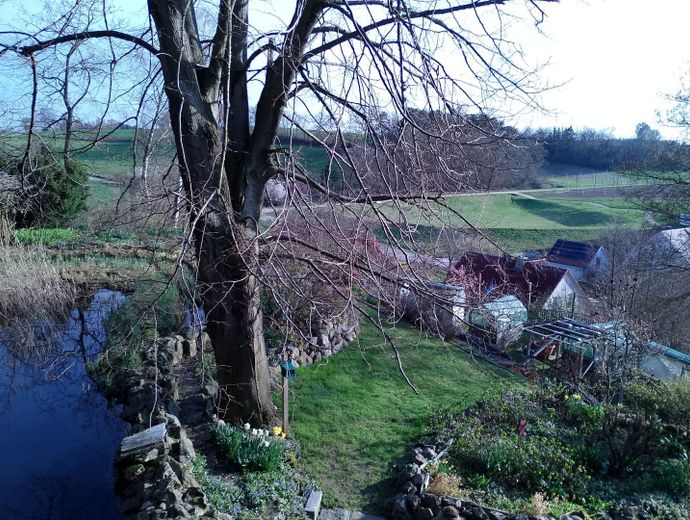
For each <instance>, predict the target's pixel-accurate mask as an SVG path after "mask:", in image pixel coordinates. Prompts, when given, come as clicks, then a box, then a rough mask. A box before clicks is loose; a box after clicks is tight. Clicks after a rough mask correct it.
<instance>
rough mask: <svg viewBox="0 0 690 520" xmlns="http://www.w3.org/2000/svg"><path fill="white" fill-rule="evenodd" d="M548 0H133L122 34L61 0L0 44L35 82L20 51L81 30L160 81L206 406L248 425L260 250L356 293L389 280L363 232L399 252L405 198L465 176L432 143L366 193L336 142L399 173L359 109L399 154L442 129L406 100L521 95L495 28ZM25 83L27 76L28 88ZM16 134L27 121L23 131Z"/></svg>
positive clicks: (261, 397)
mask: <svg viewBox="0 0 690 520" xmlns="http://www.w3.org/2000/svg"><path fill="white" fill-rule="evenodd" d="M549 1H554V0H473V1H464V2H452V1H444V0H438V1H429V0H425V1H421V0H418V1H417V0H391V1H381V0H296V1H294V2H289V5H288V4H283V3H280V5H279V3H278V2H274V5H273V7H274V8H276V9H278V8H279V7H280V9H281V10H282V9H287V10H288V16H287V18H286V20H285V21H286V22H287V23H277V24H274V27H271V28H266V27H265V24H262V23H259V24H258V25H252V23H251V20H250V14H251V13H254V12H255V11H252V10H251V9H252V8H256V7H263V8H264V9H266V8H267V5H266V3H260V2H256V1H252V0H218V1H217V2H211V3H209V2H201V1H198V2H197V1H193V0H148V2H147V7H148V15H149V18H148V20H139V22H140V23H141V25H140V28H139V29H137V28H136V27H131V26H127V24H125V23H121V24H120V25H122V26H121V27H120V26H116V24H114V23H112V22H111V19H110V17H109V16H106V13H107V12H108V10H107V9H105V8H104V9H103V10H102V16H101V17H100V18H93V17H91V18H89V24H88V25H84V26H83V27H81V28H79V27H73V26H72V25H71V24H70V25H67V24H64V23H61V21H64V20H66V19H70V20H72V19H76V18H74V16H72V15H73V13H74V12H75V9H78V8H79V6H80V4H82V3H83V2H80V1H79V0H77V1H75V2H72V3H69V4H67V5H66V7H64V8H63V11H62V12H56V13H55V18H56V19H57V21H56V22H55V23H52V24H47V25H46V26H45V27H43V28H41V29H40V30H37V31H35V32H33V33H26V32H23V33H21V32H14V33H9V32H8V33H5V34H4V35H3V40H2V44H1V47H0V57H3V58H5V57H7V58H8V59H10V58H11V56H15V57H18V58H19V59H23V60H25V62H26V63H27V64H28V65H29V66H30V67H31V70H32V71H33V74H34V77H35V74H36V71H37V69H38V65H37V60H36V57H37V56H41V55H42V54H44V53H46V52H47V51H48V50H49V49H53V48H56V47H60V46H66V47H65V48H66V49H70V48H71V47H70V46H74V45H75V43H76V42H80V45H79V49H82V48H84V46H85V45H86V44H87V42H89V43H90V42H91V41H92V40H96V41H105V42H107V46H106V47H105V48H106V49H107V51H108V53H109V55H111V59H112V63H113V65H112V67H111V70H112V69H114V68H115V67H116V65H115V64H116V62H117V60H118V59H122V58H123V57H125V56H129V55H131V54H132V53H141V56H144V57H142V58H141V59H140V60H141V63H145V64H147V65H146V66H147V67H148V66H149V65H150V70H151V74H150V75H149V76H147V78H145V79H142V80H141V81H140V83H141V84H142V85H143V84H147V82H148V83H155V80H158V81H160V82H162V85H163V88H164V92H165V95H166V98H167V106H168V110H169V117H170V127H171V130H172V134H173V136H174V140H175V144H176V158H177V167H178V169H179V172H180V175H181V178H182V181H183V186H184V193H185V197H186V201H185V202H186V210H187V215H188V222H189V226H188V227H189V236H190V243H191V244H193V251H194V253H195V257H196V262H197V271H198V272H197V283H198V288H199V291H200V294H201V296H202V299H203V303H204V307H205V311H206V316H207V330H208V333H209V335H210V337H211V340H212V344H213V349H214V353H215V357H216V361H217V365H218V371H219V372H218V378H219V383H220V387H221V403H222V405H223V407H224V413H225V414H226V415H227V416H228V417H232V418H235V419H239V418H242V419H243V420H250V421H252V422H255V423H259V422H266V421H268V420H270V419H271V417H272V415H273V413H274V411H273V404H272V401H271V395H270V385H269V380H270V377H269V370H268V365H267V360H266V352H265V348H264V338H263V331H262V317H261V305H260V293H261V291H260V286H261V284H262V283H265V281H266V279H265V278H264V277H263V274H262V273H263V272H264V267H265V266H266V265H267V263H268V262H269V260H270V261H272V262H280V261H282V260H283V259H289V261H295V260H297V261H300V262H302V263H303V264H305V265H308V266H309V268H310V269H312V270H313V272H315V273H319V272H320V271H321V272H323V271H322V270H321V266H324V265H328V266H329V268H330V269H331V270H332V269H336V270H338V271H339V272H340V273H341V275H342V276H339V278H341V279H346V280H349V285H348V286H346V288H345V289H339V295H340V296H341V297H342V298H344V299H346V300H352V302H353V304H354V305H356V306H359V305H360V303H358V301H357V300H356V299H355V297H354V295H355V294H356V293H357V289H356V288H357V287H359V286H360V285H362V286H366V284H364V283H363V282H362V279H363V278H366V279H367V280H368V281H369V282H370V283H372V284H373V283H379V284H382V283H384V282H385V283H387V284H390V285H393V286H394V285H395V279H394V278H393V276H394V275H393V274H391V273H390V272H387V271H385V269H383V268H380V267H381V266H379V265H378V264H377V263H376V262H371V261H370V260H371V255H370V251H369V249H368V246H367V244H369V239H368V238H367V237H368V236H371V233H372V232H373V230H378V232H379V234H380V235H382V236H385V238H386V240H388V241H390V242H391V243H392V244H393V246H392V247H397V248H399V249H402V245H399V244H398V243H397V242H396V241H395V236H394V235H393V234H392V233H391V232H390V229H391V226H392V225H393V224H396V225H397V224H398V223H399V222H398V220H399V219H400V218H403V219H405V218H407V217H405V216H404V215H405V214H406V213H408V212H409V210H410V209H411V208H412V209H415V208H416V209H418V208H420V207H421V206H422V205H426V206H427V207H428V208H429V209H430V210H431V211H438V210H439V209H442V208H443V200H442V198H441V197H440V193H439V192H440V191H441V190H442V189H446V188H447V187H449V186H461V185H463V184H464V183H466V179H467V174H468V172H467V169H468V168H469V167H468V166H466V165H464V164H463V165H460V166H455V165H449V164H445V165H444V164H443V157H442V156H435V157H434V161H435V162H436V166H435V168H434V169H435V174H434V175H435V176H436V177H437V178H439V177H441V176H443V177H444V182H443V183H442V185H438V183H434V182H429V180H428V178H426V177H425V172H424V168H422V169H421V170H420V171H418V172H415V173H414V174H413V175H410V174H409V173H408V172H400V176H401V177H406V178H410V179H412V178H415V177H414V176H415V175H416V182H415V185H416V186H417V189H414V186H413V185H412V183H410V185H409V186H408V189H407V190H406V192H405V193H404V194H400V193H399V192H398V188H397V187H396V186H393V185H391V184H390V183H386V182H385V181H384V183H383V184H384V185H383V186H380V188H378V189H377V190H376V191H375V192H374V191H373V190H371V189H370V188H369V185H368V184H367V182H365V177H366V175H368V174H371V169H363V168H361V167H360V163H359V161H358V159H357V157H354V156H353V154H351V153H350V144H351V142H352V141H356V142H358V143H359V144H360V145H363V146H360V149H359V152H358V153H361V154H364V155H366V156H368V157H371V158H372V160H373V161H375V162H376V163H378V164H384V163H385V164H387V165H388V166H386V169H387V170H388V171H399V170H401V169H402V168H403V167H404V166H405V165H403V164H401V163H400V162H399V161H396V158H395V157H397V154H398V151H397V150H396V151H395V156H393V155H392V150H391V147H390V146H389V143H388V142H387V140H386V138H385V136H384V135H382V133H381V131H380V128H379V127H378V125H377V124H376V121H375V120H374V117H373V115H374V114H378V113H382V112H385V113H388V114H391V115H392V117H393V118H394V119H396V120H398V121H399V122H400V123H399V125H398V133H397V136H399V137H400V139H398V141H399V142H398V147H399V148H401V147H408V149H407V151H406V152H405V153H407V154H411V153H416V150H415V149H414V148H412V149H410V148H409V146H410V141H409V139H408V136H412V135H413V134H415V133H417V134H418V135H420V136H421V135H425V136H427V137H433V138H434V139H438V140H439V141H438V142H443V141H444V135H443V134H442V132H443V131H445V129H444V128H440V127H438V126H435V125H421V124H420V121H419V118H415V117H414V116H413V112H412V111H413V109H420V110H425V111H434V113H439V114H440V113H444V114H447V117H448V118H450V119H451V120H456V121H458V119H457V118H458V116H459V114H462V113H470V112H474V113H481V112H482V111H483V110H490V109H491V108H496V107H499V106H502V105H501V103H502V102H503V101H504V100H505V97H506V95H509V96H511V97H512V99H513V101H515V100H518V101H522V102H524V103H532V102H533V101H532V100H533V94H535V92H536V91H537V86H536V85H535V84H534V81H533V68H532V67H530V66H528V65H527V64H526V63H525V62H524V61H523V60H522V54H521V53H520V49H519V46H518V44H517V43H516V42H514V41H511V40H510V39H509V38H508V37H507V34H508V32H507V26H508V25H510V24H512V23H519V20H522V21H526V22H528V23H536V24H538V23H539V22H540V21H541V20H542V19H543V17H544V15H545V13H544V11H543V5H544V4H545V3H546V2H549ZM209 9H212V10H213V12H211V13H209V11H208V10H209ZM265 18H266V17H265V16H264V19H265ZM209 20H213V22H212V23H210V24H208V25H205V24H204V23H202V22H205V21H206V22H208V21H209ZM264 21H265V20H264ZM147 22H148V23H147ZM10 38H11V40H10ZM94 45H98V43H94ZM67 52H68V51H67ZM146 70H149V69H146ZM120 73H121V72H120ZM39 94H40V93H39V92H38V89H36V88H34V89H33V97H34V100H35V99H36V97H37V96H39ZM250 99H251V100H252V102H251V108H250ZM33 105H34V106H35V102H34V103H33ZM486 121H491V120H490V119H486ZM467 124H468V125H473V126H474V130H473V131H472V132H471V135H472V137H471V140H480V141H486V140H488V139H489V138H490V139H492V140H495V141H496V142H498V141H501V142H503V143H505V146H511V140H510V139H509V140H506V139H505V135H504V133H505V132H504V129H502V128H495V127H494V125H493V124H484V123H481V124H479V123H478V120H474V121H472V120H467ZM284 126H288V127H289V128H291V129H292V130H291V131H290V132H287V134H286V133H285V132H281V138H280V146H278V144H277V142H278V141H277V137H278V135H279V130H280V128H281V127H284ZM348 129H357V131H356V132H348ZM298 130H299V131H300V132H302V133H303V134H306V135H309V136H310V137H311V138H312V139H313V140H315V141H316V142H318V143H320V145H321V146H322V147H323V148H324V150H325V151H326V153H327V156H328V161H329V167H328V172H331V171H334V169H335V168H336V167H338V168H340V170H339V171H348V172H351V174H350V177H351V179H350V187H349V190H348V193H347V194H346V195H342V194H338V193H333V192H332V191H330V190H329V187H328V185H324V184H321V183H319V182H318V180H317V178H315V177H314V176H313V175H312V174H311V173H310V172H309V171H307V170H306V169H305V168H304V167H303V165H301V164H300V162H299V161H298V160H297V158H296V155H295V154H294V153H292V150H291V148H290V146H289V145H290V138H291V135H292V132H293V131H298ZM33 131H34V129H33V125H30V128H29V134H30V136H31V134H32V132H33ZM362 133H364V134H366V140H365V141H362V139H361V135H362ZM511 137H514V136H511ZM468 144H469V143H468ZM434 153H436V154H440V155H443V154H444V153H445V151H444V149H443V148H442V147H441V148H439V149H438V150H434V151H433V152H432V153H431V155H433V154H434ZM470 162H473V161H472V160H471V161H470ZM474 162H476V160H475V161H474ZM389 169H390V170H389ZM439 169H442V170H443V171H442V175H441V173H440V170H439ZM458 170H459V171H458ZM403 173H404V174H403ZM374 175H378V170H375V173H374ZM275 177H282V178H285V179H288V180H289V181H290V182H291V183H294V185H295V186H302V187H305V188H307V189H294V190H291V195H290V199H289V202H288V203H289V206H290V207H289V208H288V207H285V208H284V209H283V211H284V212H287V213H289V215H290V219H276V220H274V221H273V223H272V224H271V225H268V226H267V229H266V228H265V227H264V226H263V225H261V224H260V223H261V213H262V202H263V200H264V192H265V187H266V183H267V182H268V181H269V180H271V179H273V178H275ZM326 177H327V174H326ZM454 177H455V178H454ZM310 193H320V194H321V196H322V197H323V198H324V199H325V200H327V201H329V202H330V204H331V206H330V208H327V209H325V210H324V209H323V208H320V207H317V206H315V205H312V204H309V200H310V199H309V194H310ZM376 203H385V204H382V205H381V206H379V205H377V204H376ZM392 215H395V216H392ZM401 215H403V216H402V217H401ZM294 219H298V220H300V219H301V220H302V221H304V222H305V223H306V224H307V226H306V227H305V231H304V232H303V233H301V234H299V235H298V234H296V233H291V232H289V231H290V230H289V226H290V222H291V221H292V222H294ZM314 229H320V230H321V231H324V232H325V234H326V235H327V236H328V237H329V239H328V240H329V241H330V242H329V244H330V245H328V244H326V245H324V244H323V243H322V242H319V240H318V237H319V236H322V235H323V233H317V232H314V233H312V230H314ZM286 261H287V260H286ZM406 276H408V278H409V273H408V274H407V275H406ZM322 278H323V280H324V282H325V283H327V280H328V277H327V276H323V277H322ZM288 283H289V282H288ZM339 287H340V286H339ZM367 316H368V315H367Z"/></svg>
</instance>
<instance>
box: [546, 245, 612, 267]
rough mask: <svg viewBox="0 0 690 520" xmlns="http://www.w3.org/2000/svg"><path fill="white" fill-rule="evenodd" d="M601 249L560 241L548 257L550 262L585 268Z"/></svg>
mask: <svg viewBox="0 0 690 520" xmlns="http://www.w3.org/2000/svg"><path fill="white" fill-rule="evenodd" d="M599 249H600V247H599V246H595V245H592V244H587V243H585V242H574V241H573V240H563V239H558V240H556V243H555V244H554V245H553V247H552V248H551V250H550V251H549V252H548V254H547V255H546V259H547V260H548V261H549V262H554V263H558V264H563V265H572V266H577V267H585V266H587V265H589V263H590V262H591V261H592V258H594V256H595V255H596V254H597V251H599Z"/></svg>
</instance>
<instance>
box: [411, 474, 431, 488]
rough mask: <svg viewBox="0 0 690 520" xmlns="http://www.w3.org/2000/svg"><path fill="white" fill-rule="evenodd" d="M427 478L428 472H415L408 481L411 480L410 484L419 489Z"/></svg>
mask: <svg viewBox="0 0 690 520" xmlns="http://www.w3.org/2000/svg"><path fill="white" fill-rule="evenodd" d="M428 478H429V474H428V473H417V474H416V475H415V476H414V477H412V479H410V482H412V485H414V486H415V487H416V488H417V489H421V488H422V486H423V485H424V483H425V482H427V479H428Z"/></svg>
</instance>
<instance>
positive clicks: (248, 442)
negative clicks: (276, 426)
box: [212, 424, 285, 472]
mask: <svg viewBox="0 0 690 520" xmlns="http://www.w3.org/2000/svg"><path fill="white" fill-rule="evenodd" d="M212 429H213V433H214V434H215V436H216V442H217V443H218V445H219V446H220V448H221V450H222V451H223V454H224V455H225V456H226V457H227V458H228V459H229V460H230V461H232V462H235V463H236V464H239V465H240V466H242V468H244V469H246V470H257V471H267V472H273V471H276V470H277V469H278V468H279V467H280V465H281V463H282V462H283V460H285V448H284V447H283V445H282V444H280V443H279V442H278V441H275V440H270V439H268V438H266V437H265V436H262V435H256V434H252V433H249V432H247V431H245V430H241V429H239V428H235V427H234V426H228V425H226V424H216V425H214V426H213V427H212Z"/></svg>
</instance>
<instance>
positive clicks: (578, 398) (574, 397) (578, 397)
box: [573, 394, 582, 401]
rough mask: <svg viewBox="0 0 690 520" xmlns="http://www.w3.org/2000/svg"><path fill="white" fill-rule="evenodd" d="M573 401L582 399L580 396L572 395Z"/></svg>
mask: <svg viewBox="0 0 690 520" xmlns="http://www.w3.org/2000/svg"><path fill="white" fill-rule="evenodd" d="M573 399H575V400H576V401H579V400H580V399H582V396H581V395H580V394H573Z"/></svg>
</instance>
